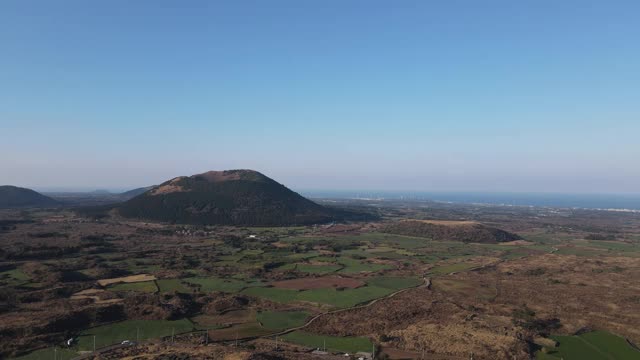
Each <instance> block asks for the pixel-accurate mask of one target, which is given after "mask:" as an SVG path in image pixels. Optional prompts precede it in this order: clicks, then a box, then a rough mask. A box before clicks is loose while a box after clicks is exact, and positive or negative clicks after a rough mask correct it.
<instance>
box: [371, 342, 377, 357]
mask: <svg viewBox="0 0 640 360" xmlns="http://www.w3.org/2000/svg"><path fill="white" fill-rule="evenodd" d="M371 358H372V359H375V358H376V344H371Z"/></svg>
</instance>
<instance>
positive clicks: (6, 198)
mask: <svg viewBox="0 0 640 360" xmlns="http://www.w3.org/2000/svg"><path fill="white" fill-rule="evenodd" d="M58 205H60V202H58V201H56V200H54V199H52V198H50V197H48V196H45V195H42V194H40V193H38V192H36V191H33V190H31V189H26V188H21V187H17V186H10V185H4V186H0V209H15V208H29V207H51V206H58Z"/></svg>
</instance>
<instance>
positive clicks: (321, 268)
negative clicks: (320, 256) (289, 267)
mask: <svg viewBox="0 0 640 360" xmlns="http://www.w3.org/2000/svg"><path fill="white" fill-rule="evenodd" d="M340 269H342V266H341V265H309V264H298V266H297V267H296V270H298V271H300V272H305V273H311V274H328V273H332V272H335V271H338V270H340Z"/></svg>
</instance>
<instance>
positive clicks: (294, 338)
mask: <svg viewBox="0 0 640 360" xmlns="http://www.w3.org/2000/svg"><path fill="white" fill-rule="evenodd" d="M283 338H284V339H285V341H288V342H292V343H294V344H299V345H303V346H308V347H310V348H322V347H323V346H326V347H327V350H329V351H340V352H348V353H355V352H358V351H366V352H371V351H372V349H373V344H372V343H371V341H369V339H367V338H362V337H336V336H326V335H316V334H312V333H308V332H304V331H294V332H292V333H289V334H287V335H285V336H283Z"/></svg>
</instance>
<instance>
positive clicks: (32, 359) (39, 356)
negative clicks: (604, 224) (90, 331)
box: [14, 348, 78, 360]
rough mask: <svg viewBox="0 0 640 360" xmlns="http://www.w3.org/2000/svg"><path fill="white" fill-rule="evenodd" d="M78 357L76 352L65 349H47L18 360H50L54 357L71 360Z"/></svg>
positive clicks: (60, 359) (59, 359)
mask: <svg viewBox="0 0 640 360" xmlns="http://www.w3.org/2000/svg"><path fill="white" fill-rule="evenodd" d="M77 356H78V353H77V352H76V351H75V350H69V349H64V348H57V349H55V351H54V349H53V348H47V349H42V350H36V351H34V352H31V353H29V354H27V355H23V356H20V357H17V358H14V359H16V360H50V359H53V358H54V357H55V358H56V359H58V360H71V359H73V358H75V357H77Z"/></svg>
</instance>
